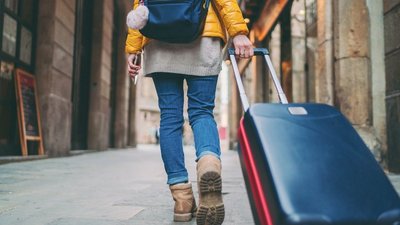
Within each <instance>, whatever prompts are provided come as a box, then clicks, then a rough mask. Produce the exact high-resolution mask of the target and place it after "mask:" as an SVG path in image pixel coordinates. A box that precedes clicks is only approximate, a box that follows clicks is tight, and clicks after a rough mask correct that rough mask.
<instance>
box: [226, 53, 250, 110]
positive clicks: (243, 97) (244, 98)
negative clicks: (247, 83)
mask: <svg viewBox="0 0 400 225" xmlns="http://www.w3.org/2000/svg"><path fill="white" fill-rule="evenodd" d="M229 58H230V59H231V63H232V67H233V73H234V74H235V79H236V83H237V86H238V89H239V94H240V99H241V100H242V105H243V109H244V111H245V112H246V111H247V110H248V109H249V101H248V99H247V96H246V93H245V91H244V86H243V83H242V79H241V78H240V73H239V69H238V65H237V62H236V59H235V55H231V54H230V55H229Z"/></svg>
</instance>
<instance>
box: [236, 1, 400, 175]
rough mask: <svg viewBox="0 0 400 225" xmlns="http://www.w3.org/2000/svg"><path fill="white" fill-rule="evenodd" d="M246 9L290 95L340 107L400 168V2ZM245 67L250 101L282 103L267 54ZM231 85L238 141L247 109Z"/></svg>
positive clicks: (379, 153) (249, 5)
mask: <svg viewBox="0 0 400 225" xmlns="http://www.w3.org/2000/svg"><path fill="white" fill-rule="evenodd" d="M257 4H258V5H257ZM255 5H257V6H258V7H259V8H261V10H259V11H255V10H253V8H254V7H255ZM242 9H243V11H244V12H245V15H246V16H247V17H249V18H250V19H251V20H253V21H252V22H251V23H250V24H251V34H250V36H251V37H252V40H253V42H254V44H255V46H257V47H268V48H269V49H270V51H271V58H272V60H273V62H274V64H275V65H274V66H275V69H276V71H277V72H278V74H279V76H280V80H281V83H282V85H283V88H284V91H285V93H286V95H287V97H288V99H289V101H291V102H317V103H325V104H329V105H333V106H335V107H336V108H338V109H339V110H340V111H341V112H342V113H343V114H344V115H345V116H346V117H347V118H348V119H349V120H350V122H351V123H352V124H353V126H354V127H355V129H356V130H357V131H358V132H359V134H360V135H361V137H362V138H363V139H364V141H365V142H366V144H367V145H368V146H369V148H370V149H371V151H372V152H373V154H374V155H375V157H376V159H377V160H378V161H379V162H380V163H381V165H382V166H383V167H385V168H387V169H388V170H390V171H393V172H399V171H400V161H399V160H400V154H399V152H400V144H399V143H400V142H399V140H400V135H399V134H400V132H399V127H400V126H399V125H400V124H399V114H400V113H399V112H400V111H399V88H400V84H399V81H400V76H399V72H400V67H399V63H398V62H399V57H398V55H399V46H400V45H399V42H400V37H399V32H397V31H396V30H398V28H399V26H400V25H399V23H398V21H399V20H398V19H399V12H400V11H399V10H400V1H397V0H383V1H375V0H335V1H333V0H324V1H319V0H318V1H317V0H298V1H285V0H279V1H278V0H268V1H265V2H262V3H260V2H258V1H246V2H245V4H242ZM239 65H240V66H239V67H240V70H241V71H242V72H243V76H244V80H245V81H246V83H247V84H246V85H245V86H247V87H248V92H249V96H250V100H251V102H276V101H277V98H276V93H275V90H274V87H273V86H272V84H271V82H270V81H269V78H267V75H268V71H267V70H266V69H265V67H266V65H265V63H264V62H263V61H262V59H256V58H253V59H252V60H251V61H248V60H242V62H239ZM232 85H233V86H232V87H233V88H232V89H233V90H232V97H233V101H232V104H231V114H230V116H231V118H232V121H234V123H235V124H234V126H232V128H233V129H231V130H230V135H231V140H236V139H235V137H236V130H235V127H237V123H238V121H239V119H240V117H241V114H242V112H241V109H240V102H239V100H238V97H237V91H236V88H235V87H234V84H232ZM234 143H235V141H232V142H231V147H233V145H234Z"/></svg>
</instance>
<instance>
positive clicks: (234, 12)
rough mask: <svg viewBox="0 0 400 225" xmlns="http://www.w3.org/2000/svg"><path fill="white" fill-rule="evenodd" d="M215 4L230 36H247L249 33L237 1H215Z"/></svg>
mask: <svg viewBox="0 0 400 225" xmlns="http://www.w3.org/2000/svg"><path fill="white" fill-rule="evenodd" d="M214 4H215V7H216V8H217V10H218V12H219V14H220V16H221V19H222V20H223V23H224V25H225V27H226V29H227V31H228V34H229V36H231V37H234V36H236V35H238V34H244V35H247V34H248V33H249V29H248V28H247V25H246V23H245V22H244V19H243V15H242V12H241V11H240V8H239V5H238V4H237V2H236V0H214Z"/></svg>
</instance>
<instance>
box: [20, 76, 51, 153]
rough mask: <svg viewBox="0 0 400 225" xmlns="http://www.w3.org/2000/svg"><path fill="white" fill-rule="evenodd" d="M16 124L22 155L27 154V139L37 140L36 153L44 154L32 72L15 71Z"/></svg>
mask: <svg viewBox="0 0 400 225" xmlns="http://www.w3.org/2000/svg"><path fill="white" fill-rule="evenodd" d="M15 74H16V76H15V82H16V85H15V87H16V88H15V91H16V95H17V108H18V124H19V133H20V141H21V150H22V155H23V156H27V155H28V141H36V142H38V155H43V154H44V148H43V138H42V127H41V121H40V114H39V105H38V100H37V91H36V81H35V77H34V76H33V75H32V74H29V73H27V72H25V71H23V70H21V69H17V70H16V71H15Z"/></svg>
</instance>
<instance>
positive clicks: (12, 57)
mask: <svg viewBox="0 0 400 225" xmlns="http://www.w3.org/2000/svg"><path fill="white" fill-rule="evenodd" d="M36 6H37V0H4V1H0V30H1V35H0V45H1V48H0V49H1V51H0V58H1V59H4V60H5V61H8V62H10V63H13V64H15V66H16V67H20V68H23V69H25V70H28V71H29V72H34V71H33V63H34V59H33V58H32V57H33V56H34V54H33V50H34V45H33V43H34V37H35V21H36V17H35V16H34V15H36V14H37V13H35V12H36Z"/></svg>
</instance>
